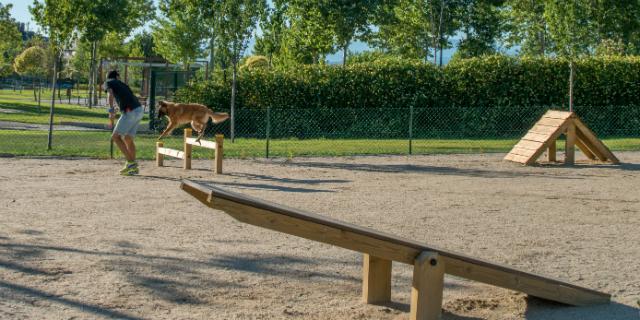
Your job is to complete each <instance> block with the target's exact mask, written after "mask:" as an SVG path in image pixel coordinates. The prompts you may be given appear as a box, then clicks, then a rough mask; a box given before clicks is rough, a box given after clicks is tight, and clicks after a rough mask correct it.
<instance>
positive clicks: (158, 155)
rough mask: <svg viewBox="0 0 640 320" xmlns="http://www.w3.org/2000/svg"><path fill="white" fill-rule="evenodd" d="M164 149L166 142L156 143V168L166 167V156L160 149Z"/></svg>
mask: <svg viewBox="0 0 640 320" xmlns="http://www.w3.org/2000/svg"><path fill="white" fill-rule="evenodd" d="M162 147H164V142H162V141H157V142H156V166H158V167H162V166H163V165H164V155H163V154H162V153H160V148H162Z"/></svg>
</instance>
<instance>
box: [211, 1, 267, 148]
mask: <svg viewBox="0 0 640 320" xmlns="http://www.w3.org/2000/svg"><path fill="white" fill-rule="evenodd" d="M266 8H267V4H266V2H265V1H264V0H224V1H222V3H220V7H219V9H218V10H217V12H218V14H219V19H220V20H219V26H218V28H217V29H218V34H219V38H220V45H221V46H223V47H225V48H226V50H228V52H229V53H230V58H231V64H232V65H233V78H232V82H231V132H230V133H231V141H232V142H233V141H234V139H235V103H236V90H237V74H238V63H239V62H240V58H242V55H243V54H244V50H245V49H246V48H247V43H248V41H249V38H250V37H251V35H252V34H253V30H254V29H255V27H256V24H257V22H258V19H259V18H260V15H261V13H262V12H263V11H264V10H265V9H266Z"/></svg>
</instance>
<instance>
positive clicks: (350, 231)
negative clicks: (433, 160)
mask: <svg viewBox="0 0 640 320" xmlns="http://www.w3.org/2000/svg"><path fill="white" fill-rule="evenodd" d="M180 187H181V188H182V190H184V191H186V192H187V193H189V194H190V195H192V196H193V197H195V198H196V199H198V200H199V201H200V202H202V203H204V204H205V205H207V206H209V207H210V208H213V209H217V210H222V211H223V212H225V213H227V214H228V215H230V216H231V217H233V218H235V219H237V220H238V221H241V222H244V223H248V224H251V225H255V226H259V227H263V228H267V229H271V230H275V231H280V232H284V233H288V234H291V235H295V236H298V237H302V238H306V239H309V240H314V241H318V242H322V243H327V244H331V245H334V246H338V247H341V248H345V249H350V250H354V251H358V252H361V253H363V254H364V266H363V267H364V270H363V280H362V294H363V298H364V301H365V302H367V303H385V302H389V301H390V299H391V261H397V262H402V263H406V264H410V265H413V266H414V268H413V283H412V289H411V308H410V310H411V319H412V320H417V319H421V320H422V319H425V320H426V319H439V318H440V316H441V312H442V294H443V287H444V274H445V273H447V274H451V275H454V276H458V277H462V278H466V279H470V280H474V281H479V282H483V283H486V284H490V285H494V286H498V287H502V288H507V289H511V290H515V291H520V292H524V293H526V294H529V295H531V296H535V297H539V298H543V299H547V300H552V301H557V302H561V303H565V304H569V305H575V306H586V305H594V304H604V303H609V301H610V299H611V296H610V295H609V294H606V293H602V292H598V291H595V290H591V289H587V288H583V287H580V286H577V285H574V284H570V283H566V282H562V281H560V280H556V279H552V278H549V277H545V276H541V275H537V274H534V273H529V272H526V271H522V270H518V269H515V268H512V267H509V266H505V265H500V264H496V263H491V262H488V261H485V260H481V259H477V258H473V257H469V256H466V255H464V254H461V253H456V252H452V251H449V250H445V249H441V248H436V247H433V246H428V245H425V244H422V243H419V242H415V241H412V240H407V239H403V238H400V237H396V236H394V235H390V234H386V233H382V232H378V231H375V230H373V229H369V228H364V227H360V226H357V225H353V224H349V223H345V222H341V221H338V220H334V219H330V218H327V217H324V216H321V215H317V214H313V213H309V212H304V211H302V210H298V209H293V208H289V207H285V206H281V205H278V204H275V203H271V202H267V201H263V200H259V199H256V198H252V197H249V196H245V195H241V194H238V193H234V192H229V191H226V190H223V189H220V188H217V187H208V186H203V185H201V184H197V183H194V182H191V181H187V180H185V181H183V182H182V184H181V186H180Z"/></svg>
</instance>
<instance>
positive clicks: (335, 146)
mask: <svg viewBox="0 0 640 320" xmlns="http://www.w3.org/2000/svg"><path fill="white" fill-rule="evenodd" d="M109 136H110V134H109V132H79V131H58V132H54V137H53V150H50V151H48V150H47V133H46V132H44V131H19V130H0V154H1V155H15V156H68V157H92V158H109V154H110V153H109V148H110V141H109ZM156 138H157V136H156V135H139V136H138V138H137V139H136V142H137V148H138V156H139V157H140V158H141V159H153V158H154V157H155V143H156ZM515 143H517V139H493V140H491V139H486V140H484V139H477V140H464V139H429V140H415V141H414V143H413V152H414V154H443V153H482V152H508V151H509V150H510V149H511V147H512V146H513V145H514V144H515ZM605 143H606V144H607V145H608V146H609V147H610V148H611V149H612V150H614V151H640V138H612V139H605ZM562 144H563V143H558V148H559V149H560V150H562ZM164 146H165V147H168V148H174V149H180V150H181V149H182V139H181V138H179V137H170V138H167V139H165V140H164ZM116 149H117V148H116ZM193 150H194V154H193V157H194V158H200V159H204V158H209V157H211V156H212V154H213V151H212V150H207V149H203V148H197V147H194V149H193ZM407 152H408V142H407V141H406V140H365V139H353V140H351V139H349V140H346V139H345V140H325V139H309V140H272V141H270V150H269V155H270V156H271V157H297V156H345V155H367V154H370V155H375V154H407ZM224 153H225V156H226V157H233V158H251V157H264V156H265V140H262V139H236V142H235V143H231V141H230V140H226V141H225V145H224ZM114 154H115V156H116V157H118V158H119V157H120V154H119V152H118V151H117V150H116V151H115V153H114Z"/></svg>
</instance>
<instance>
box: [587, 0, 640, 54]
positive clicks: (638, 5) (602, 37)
mask: <svg viewBox="0 0 640 320" xmlns="http://www.w3.org/2000/svg"><path fill="white" fill-rule="evenodd" d="M590 20H591V21H592V24H593V26H594V28H595V35H594V36H595V38H596V39H595V42H596V44H595V45H596V46H597V47H601V49H600V50H601V51H603V50H605V51H606V49H605V48H609V49H611V48H612V45H613V44H614V43H615V44H616V46H617V47H618V49H622V52H620V53H628V54H637V53H638V52H637V51H636V50H637V49H638V48H640V1H637V0H593V1H591V18H590Z"/></svg>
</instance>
